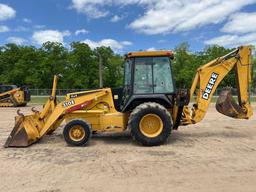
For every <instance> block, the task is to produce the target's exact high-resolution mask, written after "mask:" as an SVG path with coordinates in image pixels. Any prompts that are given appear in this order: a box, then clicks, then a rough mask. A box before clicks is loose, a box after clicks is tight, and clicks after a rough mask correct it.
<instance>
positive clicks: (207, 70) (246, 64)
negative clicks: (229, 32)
mask: <svg viewBox="0 0 256 192" xmlns="http://www.w3.org/2000/svg"><path fill="white" fill-rule="evenodd" d="M251 66H252V65H251V49H250V47H249V46H243V47H239V48H238V49H236V50H234V51H232V52H231V53H229V54H227V55H225V56H223V57H220V58H217V59H215V60H213V61H210V62H209V63H207V64H205V65H203V66H202V67H200V68H198V69H197V73H196V75H195V78H194V81H193V83H192V86H191V90H190V100H191V99H192V98H193V96H194V94H195V92H196V98H195V104H193V106H192V107H191V108H189V106H185V107H184V109H183V117H182V121H181V124H182V125H188V124H194V123H197V122H199V121H201V120H202V119H203V118H204V116H205V114H206V111H207V110H208V107H209V104H210V102H211V99H212V96H213V94H214V92H215V90H216V88H217V87H218V85H219V84H220V82H221V81H222V80H223V78H224V77H225V76H226V75H227V74H228V73H229V72H230V71H231V70H232V69H233V68H234V69H235V72H236V80H237V81H236V84H237V89H238V102H239V105H236V106H235V105H234V101H231V95H230V91H229V95H227V94H226V95H225V96H226V98H227V97H229V103H232V102H233V103H232V107H230V106H231V105H229V109H221V110H218V111H219V112H221V113H223V114H225V115H228V116H230V117H234V118H240V119H248V118H249V117H250V116H251V115H252V108H251V105H250V99H249V93H248V92H249V85H250V83H251ZM222 101H223V99H222ZM222 101H219V102H222ZM226 101H227V100H225V102H226ZM223 103H224V102H223ZM221 105H222V104H221ZM223 105H224V104H223ZM223 105H222V106H223ZM222 106H221V107H222ZM225 106H227V105H225ZM221 107H219V108H221ZM224 110H226V111H225V112H223V111H224ZM227 110H228V111H227ZM232 110H233V111H232ZM231 113H232V115H229V114H231ZM234 114H235V115H234Z"/></svg>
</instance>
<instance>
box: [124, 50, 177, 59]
mask: <svg viewBox="0 0 256 192" xmlns="http://www.w3.org/2000/svg"><path fill="white" fill-rule="evenodd" d="M126 56H127V57H128V58H130V57H152V56H153V57H154V56H155V57H157V56H168V57H173V52H172V51H138V52H129V53H128V54H127V55H126Z"/></svg>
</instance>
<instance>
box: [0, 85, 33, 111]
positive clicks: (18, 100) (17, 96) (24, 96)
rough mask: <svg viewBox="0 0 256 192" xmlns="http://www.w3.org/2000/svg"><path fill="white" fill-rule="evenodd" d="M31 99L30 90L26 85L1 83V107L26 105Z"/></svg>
mask: <svg viewBox="0 0 256 192" xmlns="http://www.w3.org/2000/svg"><path fill="white" fill-rule="evenodd" d="M29 101H30V92H29V90H28V88H26V87H20V88H18V87H17V86H16V85H0V107H20V106H26V105H27V102H29Z"/></svg>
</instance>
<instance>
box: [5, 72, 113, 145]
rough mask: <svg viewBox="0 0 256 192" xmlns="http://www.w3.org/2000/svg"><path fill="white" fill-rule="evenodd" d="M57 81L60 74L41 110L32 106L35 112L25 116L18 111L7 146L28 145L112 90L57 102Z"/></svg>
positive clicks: (98, 91) (99, 91)
mask: <svg viewBox="0 0 256 192" xmlns="http://www.w3.org/2000/svg"><path fill="white" fill-rule="evenodd" d="M57 81H58V76H54V81H53V88H52V94H51V96H50V97H49V99H48V101H47V102H46V104H45V106H44V108H43V110H42V111H41V112H39V111H37V110H35V109H33V108H32V111H33V113H34V114H32V115H26V116H24V115H23V114H22V113H20V112H19V111H18V115H19V116H17V117H16V118H15V121H16V123H15V127H14V129H13V131H12V132H11V134H10V136H9V137H8V139H7V141H6V143H5V147H12V146H15V147H17V146H18V147H26V146H29V145H31V144H33V143H35V142H36V141H38V140H39V139H40V138H42V137H43V136H44V135H45V134H46V133H49V132H53V131H54V130H55V129H56V128H57V127H58V126H59V125H60V124H61V123H62V121H63V120H64V119H65V115H66V114H69V113H72V112H73V111H76V110H80V109H84V110H86V109H87V107H89V106H90V105H92V104H95V103H97V100H99V99H100V98H101V97H103V96H104V95H107V94H109V92H110V89H98V90H93V91H87V92H86V94H85V95H82V96H79V97H76V98H70V99H66V100H65V101H63V102H60V103H57V101H56V87H57Z"/></svg>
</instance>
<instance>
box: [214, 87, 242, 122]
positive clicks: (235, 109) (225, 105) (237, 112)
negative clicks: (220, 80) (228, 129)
mask: <svg viewBox="0 0 256 192" xmlns="http://www.w3.org/2000/svg"><path fill="white" fill-rule="evenodd" d="M215 107H216V109H217V111H218V112H219V113H221V114H223V115H226V116H228V117H232V118H240V117H242V116H243V115H244V111H243V109H242V108H241V107H240V106H239V105H238V104H237V103H236V101H235V100H234V98H233V96H232V89H231V88H227V87H226V88H223V89H222V90H221V92H220V95H219V98H218V99H217V102H216V105H215Z"/></svg>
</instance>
